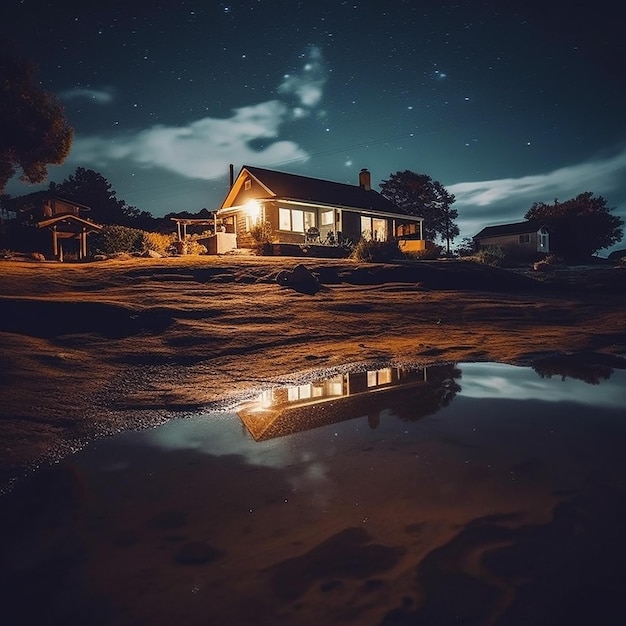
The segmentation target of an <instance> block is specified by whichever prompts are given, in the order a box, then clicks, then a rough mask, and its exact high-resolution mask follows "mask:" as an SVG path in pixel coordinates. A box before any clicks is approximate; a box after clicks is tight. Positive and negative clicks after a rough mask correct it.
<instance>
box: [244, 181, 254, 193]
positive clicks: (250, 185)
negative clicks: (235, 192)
mask: <svg viewBox="0 0 626 626" xmlns="http://www.w3.org/2000/svg"><path fill="white" fill-rule="evenodd" d="M250 187H252V181H251V180H250V179H249V178H246V182H245V183H244V184H243V188H244V189H245V190H246V191H248V189H250Z"/></svg>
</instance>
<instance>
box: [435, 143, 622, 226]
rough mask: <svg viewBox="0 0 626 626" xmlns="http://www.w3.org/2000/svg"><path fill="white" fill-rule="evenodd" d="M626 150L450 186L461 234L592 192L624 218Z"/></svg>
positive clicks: (449, 189) (447, 187)
mask: <svg viewBox="0 0 626 626" xmlns="http://www.w3.org/2000/svg"><path fill="white" fill-rule="evenodd" d="M625 181H626V148H625V149H622V150H621V151H620V152H618V153H616V154H613V155H611V156H607V157H602V158H599V157H598V158H594V159H590V160H588V161H585V162H584V163H579V164H576V165H571V166H567V167H562V168H559V169H556V170H554V171H552V172H549V173H547V174H536V175H533V176H522V177H520V178H502V179H499V180H487V181H479V182H465V183H455V184H452V185H446V189H447V190H448V191H449V192H450V193H452V194H454V196H455V198H456V202H455V205H454V208H455V209H457V210H458V211H459V219H458V223H459V228H460V229H461V231H462V236H472V235H474V234H476V232H478V230H480V229H481V228H483V227H484V226H489V225H493V224H502V223H506V222H519V221H522V220H523V219H524V215H525V214H526V212H527V211H528V209H530V207H531V206H532V204H533V203H534V202H552V201H553V200H554V199H555V198H558V199H559V200H562V201H563V200H568V199H569V198H573V197H574V196H576V195H578V194H579V193H582V192H584V191H592V192H593V193H594V194H596V195H602V196H604V197H605V198H606V199H607V202H608V206H615V204H616V203H619V204H618V206H616V211H615V213H616V214H618V215H620V216H621V217H625V216H626V186H625V184H624V183H625Z"/></svg>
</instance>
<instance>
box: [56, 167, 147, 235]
mask: <svg viewBox="0 0 626 626" xmlns="http://www.w3.org/2000/svg"><path fill="white" fill-rule="evenodd" d="M49 190H50V191H51V192H52V193H54V194H55V195H58V196H60V197H61V198H65V199H67V200H73V201H74V202H78V203H79V204H84V205H86V206H88V207H90V208H91V215H90V216H89V217H90V218H91V219H92V220H93V221H94V222H97V223H99V224H117V225H120V226H131V227H134V226H135V223H136V221H137V219H138V218H139V216H140V215H141V212H140V211H139V210H138V209H136V208H135V207H133V206H129V205H127V204H126V202H124V200H119V199H118V198H117V197H116V193H115V191H113V189H112V188H111V183H110V182H109V181H108V180H107V179H106V178H104V176H102V174H99V173H98V172H94V171H93V170H87V169H85V168H84V167H78V168H76V172H75V173H74V174H72V175H70V176H69V177H68V178H66V179H65V180H64V181H63V182H61V183H54V182H52V183H50V185H49Z"/></svg>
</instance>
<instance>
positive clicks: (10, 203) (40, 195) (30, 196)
mask: <svg viewBox="0 0 626 626" xmlns="http://www.w3.org/2000/svg"><path fill="white" fill-rule="evenodd" d="M49 200H58V201H59V202H65V203H66V204H68V205H70V206H75V207H78V208H79V209H82V210H85V211H91V208H90V207H88V206H86V205H84V204H81V203H80V202H74V200H67V199H66V198H62V197H61V196H58V195H56V194H55V193H52V192H51V191H46V190H42V191H33V192H31V193H27V194H25V195H23V196H15V197H14V198H9V199H8V200H6V206H7V208H8V210H9V211H12V212H14V213H18V212H20V211H22V210H24V207H25V206H26V210H28V209H29V207H28V205H34V206H40V205H42V204H43V203H45V202H47V201H49Z"/></svg>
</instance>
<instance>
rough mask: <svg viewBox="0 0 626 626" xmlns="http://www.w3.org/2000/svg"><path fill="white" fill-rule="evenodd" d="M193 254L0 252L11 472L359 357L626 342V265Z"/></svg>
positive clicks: (4, 425) (490, 353)
mask: <svg viewBox="0 0 626 626" xmlns="http://www.w3.org/2000/svg"><path fill="white" fill-rule="evenodd" d="M299 262H300V261H299V260H297V259H289V258H261V257H223V258H218V257H181V258H169V259H160V260H154V259H144V258H141V259H127V260H110V261H103V262H98V263H89V264H58V263H34V262H28V261H11V260H3V261H1V262H0V307H1V312H0V398H1V402H0V449H1V450H2V454H1V457H0V480H1V481H2V483H7V481H8V480H9V479H10V478H12V477H14V476H16V475H18V474H19V472H20V471H21V470H22V469H23V468H24V467H26V466H28V465H33V464H37V463H39V462H41V461H43V460H47V459H52V458H59V457H61V456H63V455H64V454H66V453H67V452H69V451H70V450H72V449H73V448H75V447H77V446H80V445H81V442H84V441H86V440H88V439H90V438H93V437H94V436H98V435H101V434H107V433H111V432H116V431H119V430H122V429H126V428H137V427H142V426H147V425H151V424H155V423H159V422H161V421H163V420H165V419H167V418H168V417H169V416H171V415H173V414H175V415H180V414H188V413H193V412H195V411H199V410H202V409H203V408H206V407H209V408H212V407H214V406H215V405H223V404H224V403H231V402H234V401H236V400H238V399H241V398H244V397H246V395H249V394H250V393H252V392H253V391H255V390H258V389H259V388H260V387H263V386H268V385H271V384H280V383H285V382H289V381H292V380H293V379H294V378H306V377H307V376H313V375H315V374H316V373H318V372H319V371H320V370H333V369H337V368H338V369H341V368H344V367H346V366H349V365H351V364H355V363H365V362H372V361H385V362H388V361H391V362H394V363H410V364H419V365H422V364H431V363H437V362H469V361H499V362H504V363H526V364H528V363H533V362H535V361H536V360H537V359H541V358H542V357H545V356H547V355H555V354H557V355H564V354H572V353H589V352H594V353H597V354H600V355H604V356H606V357H607V358H610V357H612V356H620V355H623V354H626V289H625V287H626V269H623V268H613V267H608V266H601V267H594V268H574V269H572V268H570V269H568V270H564V269H560V270H555V271H554V272H551V273H548V274H543V273H541V274H539V273H533V272H531V271H529V272H526V273H523V272H521V271H512V270H501V269H496V268H490V267H486V266H481V265H476V264H473V263H468V262H459V261H436V262H421V263H408V262H407V263H399V264H389V265H376V264H363V263H355V262H352V261H336V260H319V259H306V260H304V261H303V262H304V264H305V265H306V267H307V268H308V269H309V270H311V271H312V272H314V273H315V275H316V276H318V277H319V280H320V283H321V289H320V290H319V291H317V292H316V293H304V292H303V291H302V290H297V289H293V288H291V287H284V286H281V285H279V284H277V282H276V276H277V274H278V272H279V271H281V270H285V269H287V270H290V269H292V268H293V267H294V266H295V265H296V264H297V263H299Z"/></svg>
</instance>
